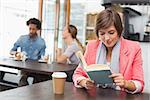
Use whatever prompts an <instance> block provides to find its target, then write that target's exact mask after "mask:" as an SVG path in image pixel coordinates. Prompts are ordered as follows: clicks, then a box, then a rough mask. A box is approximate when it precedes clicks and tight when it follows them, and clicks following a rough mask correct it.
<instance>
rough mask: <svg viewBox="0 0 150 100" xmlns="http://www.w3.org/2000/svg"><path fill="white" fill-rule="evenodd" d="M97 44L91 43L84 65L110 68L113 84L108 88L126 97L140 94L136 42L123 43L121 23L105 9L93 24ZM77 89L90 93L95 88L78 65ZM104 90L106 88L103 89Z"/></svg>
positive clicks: (141, 74)
mask: <svg viewBox="0 0 150 100" xmlns="http://www.w3.org/2000/svg"><path fill="white" fill-rule="evenodd" d="M95 30H96V35H97V36H98V38H99V39H98V40H93V41H90V42H89V43H88V45H87V47H86V51H85V54H84V58H85V61H86V63H87V66H88V65H91V64H106V65H108V66H110V68H111V71H112V74H111V75H110V76H109V77H111V78H112V79H113V82H114V84H112V86H107V85H106V87H108V88H114V89H116V90H123V91H127V92H129V93H137V92H142V90H143V88H144V78H143V69H142V57H141V48H140V45H139V43H138V42H134V41H130V40H126V39H124V38H123V37H122V36H121V33H122V31H123V26H122V22H121V19H120V16H119V14H118V13H117V12H115V11H114V10H112V9H111V8H107V9H105V10H103V11H102V12H100V13H99V14H98V16H97V20H96V27H95ZM73 81H74V84H75V86H76V87H84V88H86V89H91V88H93V87H95V84H94V81H93V80H91V79H90V78H89V77H88V75H87V73H86V71H85V70H84V69H83V66H82V65H81V64H80V65H79V66H78V67H77V68H76V70H75V72H74V75H73ZM106 87H105V88H106Z"/></svg>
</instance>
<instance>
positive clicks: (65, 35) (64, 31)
mask: <svg viewBox="0 0 150 100" xmlns="http://www.w3.org/2000/svg"><path fill="white" fill-rule="evenodd" d="M69 36H71V34H70V33H69V32H68V28H67V27H65V28H64V30H63V32H62V38H63V39H66V38H67V37H69Z"/></svg>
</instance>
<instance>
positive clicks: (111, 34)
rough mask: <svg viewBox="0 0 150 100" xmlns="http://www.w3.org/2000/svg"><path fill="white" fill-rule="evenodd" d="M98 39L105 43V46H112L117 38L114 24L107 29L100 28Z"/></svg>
mask: <svg viewBox="0 0 150 100" xmlns="http://www.w3.org/2000/svg"><path fill="white" fill-rule="evenodd" d="M98 34H99V38H100V40H101V41H102V42H103V43H104V44H105V46H106V47H107V48H112V47H114V45H115V44H116V43H117V41H118V39H119V35H118V32H117V30H116V28H115V27H114V25H112V26H110V27H109V28H107V29H100V30H99V31H98Z"/></svg>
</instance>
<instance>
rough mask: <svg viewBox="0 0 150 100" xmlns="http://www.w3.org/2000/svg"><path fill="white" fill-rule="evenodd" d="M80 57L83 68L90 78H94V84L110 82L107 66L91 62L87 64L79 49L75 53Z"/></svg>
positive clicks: (111, 81) (111, 80) (109, 71)
mask: <svg viewBox="0 0 150 100" xmlns="http://www.w3.org/2000/svg"><path fill="white" fill-rule="evenodd" d="M76 55H77V57H78V58H79V59H80V63H81V66H82V67H83V70H84V71H85V72H86V73H87V75H88V76H89V78H90V79H91V80H94V82H95V84H102V85H103V84H111V83H113V79H112V78H110V77H109V75H111V69H110V67H109V66H107V65H104V64H91V65H89V66H87V63H86V61H85V59H84V56H83V54H82V52H81V51H78V52H77V53H76Z"/></svg>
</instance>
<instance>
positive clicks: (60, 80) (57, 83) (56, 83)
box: [52, 72, 67, 94]
mask: <svg viewBox="0 0 150 100" xmlns="http://www.w3.org/2000/svg"><path fill="white" fill-rule="evenodd" d="M66 77H67V75H66V73H64V72H54V73H53V74H52V80H53V93H54V94H64V87H65V81H66Z"/></svg>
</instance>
